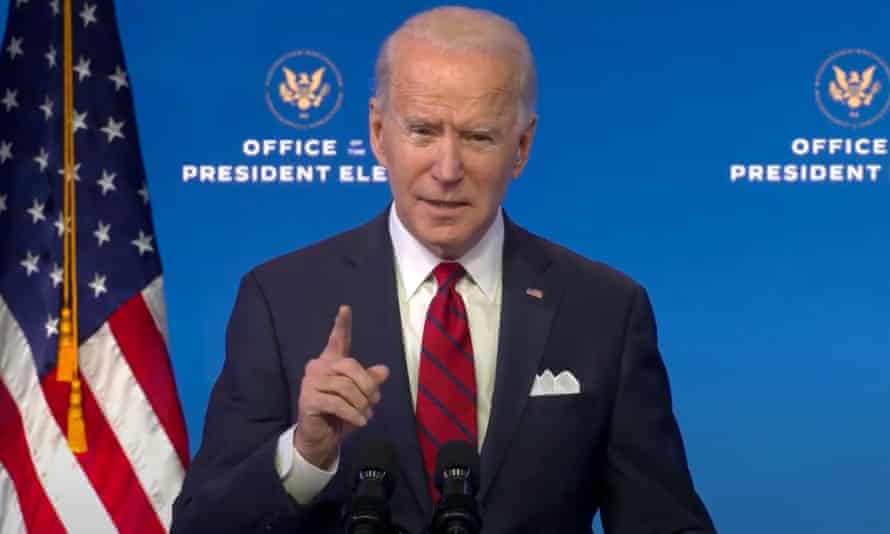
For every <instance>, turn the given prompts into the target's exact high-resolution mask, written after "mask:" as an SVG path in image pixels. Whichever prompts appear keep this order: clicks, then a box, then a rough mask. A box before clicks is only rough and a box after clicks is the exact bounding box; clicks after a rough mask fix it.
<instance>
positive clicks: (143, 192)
mask: <svg viewBox="0 0 890 534" xmlns="http://www.w3.org/2000/svg"><path fill="white" fill-rule="evenodd" d="M136 194H137V195H139V196H140V197H142V204H143V205H146V206H147V205H148V188H147V187H145V184H142V187H140V188H139V191H136Z"/></svg>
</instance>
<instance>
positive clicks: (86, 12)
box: [80, 3, 98, 28]
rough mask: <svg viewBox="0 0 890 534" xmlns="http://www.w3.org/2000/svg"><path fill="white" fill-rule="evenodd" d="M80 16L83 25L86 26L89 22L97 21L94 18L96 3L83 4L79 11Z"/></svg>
mask: <svg viewBox="0 0 890 534" xmlns="http://www.w3.org/2000/svg"><path fill="white" fill-rule="evenodd" d="M80 18H82V19H83V27H84V28H86V27H87V26H89V25H90V24H95V23H96V22H98V21H97V20H96V4H86V3H85V4H84V5H83V9H82V10H81V11H80Z"/></svg>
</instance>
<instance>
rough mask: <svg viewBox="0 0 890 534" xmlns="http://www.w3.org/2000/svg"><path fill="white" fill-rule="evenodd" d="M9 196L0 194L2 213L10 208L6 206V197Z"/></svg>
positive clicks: (0, 211) (0, 212) (0, 210)
mask: <svg viewBox="0 0 890 534" xmlns="http://www.w3.org/2000/svg"><path fill="white" fill-rule="evenodd" d="M7 198H8V197H7V196H6V195H0V214H2V213H3V212H4V211H6V210H8V209H9V208H7V207H6V199H7Z"/></svg>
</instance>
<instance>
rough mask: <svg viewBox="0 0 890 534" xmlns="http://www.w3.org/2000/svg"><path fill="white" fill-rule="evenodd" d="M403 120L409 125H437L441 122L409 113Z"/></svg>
mask: <svg viewBox="0 0 890 534" xmlns="http://www.w3.org/2000/svg"><path fill="white" fill-rule="evenodd" d="M402 122H404V123H405V124H407V125H408V126H436V125H438V124H439V123H438V122H437V121H434V120H432V119H429V118H426V117H422V116H420V115H408V116H406V117H404V118H403V119H402Z"/></svg>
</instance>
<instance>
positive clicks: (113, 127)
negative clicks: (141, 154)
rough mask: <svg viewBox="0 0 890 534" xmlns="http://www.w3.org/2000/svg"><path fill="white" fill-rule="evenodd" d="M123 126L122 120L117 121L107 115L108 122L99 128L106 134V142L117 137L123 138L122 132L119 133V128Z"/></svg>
mask: <svg viewBox="0 0 890 534" xmlns="http://www.w3.org/2000/svg"><path fill="white" fill-rule="evenodd" d="M123 127H124V121H120V122H117V121H115V120H114V117H108V122H107V123H106V124H105V126H103V127H102V128H99V130H101V131H102V133H104V134H105V135H107V136H108V142H109V143H111V142H112V141H114V139H115V138H117V137H120V138H121V139H123V138H124V134H123V133H121V128H123Z"/></svg>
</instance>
